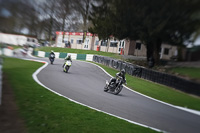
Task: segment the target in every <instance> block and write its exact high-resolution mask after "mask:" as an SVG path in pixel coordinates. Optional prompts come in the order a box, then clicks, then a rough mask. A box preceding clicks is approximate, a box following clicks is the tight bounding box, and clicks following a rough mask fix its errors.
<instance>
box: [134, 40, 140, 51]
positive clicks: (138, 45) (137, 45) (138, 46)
mask: <svg viewBox="0 0 200 133" xmlns="http://www.w3.org/2000/svg"><path fill="white" fill-rule="evenodd" d="M135 49H138V50H141V43H139V42H136V46H135Z"/></svg>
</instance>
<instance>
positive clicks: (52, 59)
mask: <svg viewBox="0 0 200 133" xmlns="http://www.w3.org/2000/svg"><path fill="white" fill-rule="evenodd" d="M54 59H55V55H54V54H51V55H50V57H49V60H50V62H51V64H53V62H54Z"/></svg>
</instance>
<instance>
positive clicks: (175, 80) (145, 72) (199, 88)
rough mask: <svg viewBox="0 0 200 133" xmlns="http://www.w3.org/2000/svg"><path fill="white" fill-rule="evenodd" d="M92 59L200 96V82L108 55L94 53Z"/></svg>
mask: <svg viewBox="0 0 200 133" xmlns="http://www.w3.org/2000/svg"><path fill="white" fill-rule="evenodd" d="M93 61H94V62H97V63H101V64H103V65H106V66H109V67H112V68H115V69H117V70H121V69H125V70H126V72H127V73H128V74H129V75H132V76H136V77H139V78H143V79H146V80H150V81H153V82H156V83H159V84H163V85H166V86H169V87H172V88H175V89H177V90H181V91H183V92H186V93H190V94H194V95H197V96H200V84H199V83H196V82H193V81H189V80H185V79H182V78H179V77H177V76H174V75H169V74H166V73H161V72H158V71H154V70H151V69H147V68H144V67H141V66H137V65H134V64H130V63H127V62H123V61H120V60H116V59H113V58H110V57H104V56H99V55H94V57H93Z"/></svg>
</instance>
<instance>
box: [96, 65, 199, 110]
mask: <svg viewBox="0 0 200 133" xmlns="http://www.w3.org/2000/svg"><path fill="white" fill-rule="evenodd" d="M92 63H93V62H92ZM95 64H97V65H99V66H101V67H102V68H103V69H105V70H106V71H107V72H108V73H109V74H110V75H112V76H115V74H116V73H117V72H118V71H117V70H115V69H113V68H110V67H107V66H104V65H102V64H99V63H95ZM126 80H127V86H128V87H129V88H131V89H132V90H134V91H137V92H140V93H142V94H145V95H147V96H150V97H152V98H155V99H158V100H160V101H164V102H167V103H170V104H173V105H178V106H182V107H187V108H190V109H195V110H199V111H200V97H196V96H191V95H188V94H186V93H183V92H180V91H177V90H175V89H173V88H170V87H167V86H164V85H161V84H157V83H153V82H150V81H147V80H144V79H141V78H137V77H133V76H130V75H128V74H127V75H126Z"/></svg>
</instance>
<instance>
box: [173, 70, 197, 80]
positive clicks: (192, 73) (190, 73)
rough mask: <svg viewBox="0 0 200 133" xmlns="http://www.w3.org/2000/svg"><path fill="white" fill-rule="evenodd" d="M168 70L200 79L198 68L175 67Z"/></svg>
mask: <svg viewBox="0 0 200 133" xmlns="http://www.w3.org/2000/svg"><path fill="white" fill-rule="evenodd" d="M170 71H172V72H173V73H178V74H180V75H183V76H188V77H190V78H194V79H199V80H200V68H190V67H175V68H171V69H170Z"/></svg>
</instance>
